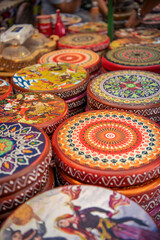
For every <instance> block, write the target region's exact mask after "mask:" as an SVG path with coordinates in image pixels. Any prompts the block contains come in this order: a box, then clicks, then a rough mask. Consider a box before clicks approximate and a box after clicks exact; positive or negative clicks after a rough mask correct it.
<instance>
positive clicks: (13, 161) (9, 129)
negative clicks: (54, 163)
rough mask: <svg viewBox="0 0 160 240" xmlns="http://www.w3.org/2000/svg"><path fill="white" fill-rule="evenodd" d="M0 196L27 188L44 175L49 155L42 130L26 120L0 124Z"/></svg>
mask: <svg viewBox="0 0 160 240" xmlns="http://www.w3.org/2000/svg"><path fill="white" fill-rule="evenodd" d="M0 157H1V165H0V167H1V171H0V196H1V197H5V196H8V195H11V194H15V192H18V191H21V190H22V189H25V188H28V187H30V186H31V185H32V184H36V182H37V181H38V180H39V179H40V178H42V176H44V175H45V173H46V171H47V169H48V168H49V164H50V161H51V157H52V152H51V144H50V140H49V138H48V136H47V135H46V134H45V133H44V131H43V130H40V129H39V128H37V127H35V126H33V125H30V124H26V123H16V122H9V123H6V122H5V123H1V124H0Z"/></svg>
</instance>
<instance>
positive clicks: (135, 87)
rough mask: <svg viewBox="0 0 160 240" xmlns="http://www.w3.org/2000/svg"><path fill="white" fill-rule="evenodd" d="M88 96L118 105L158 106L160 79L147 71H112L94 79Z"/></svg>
mask: <svg viewBox="0 0 160 240" xmlns="http://www.w3.org/2000/svg"><path fill="white" fill-rule="evenodd" d="M88 94H89V95H92V94H93V96H94V98H97V99H99V100H100V101H102V100H103V101H106V103H107V102H108V103H114V104H117V105H118V104H121V105H122V104H124V105H126V106H127V105H128V106H130V105H132V106H138V105H143V106H144V105H146V106H147V105H149V104H157V103H160V77H159V75H158V74H155V73H151V72H145V71H134V70H131V71H130V70H126V71H115V72H114V71H112V72H110V73H107V74H102V75H101V76H98V77H97V78H95V79H93V80H92V82H91V83H90V84H89V86H88Z"/></svg>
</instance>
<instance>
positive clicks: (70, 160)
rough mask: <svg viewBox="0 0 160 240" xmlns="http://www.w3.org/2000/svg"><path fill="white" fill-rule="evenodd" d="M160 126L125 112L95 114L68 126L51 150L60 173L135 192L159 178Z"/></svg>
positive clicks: (68, 122) (62, 127) (60, 130)
mask: <svg viewBox="0 0 160 240" xmlns="http://www.w3.org/2000/svg"><path fill="white" fill-rule="evenodd" d="M159 139H160V126H159V125H158V124H156V123H154V122H153V121H151V120H149V119H147V118H145V117H142V116H139V115H136V114H133V113H128V112H125V111H113V110H96V111H88V112H85V113H81V114H78V115H76V116H74V117H71V118H69V119H67V120H66V121H64V122H63V123H62V124H61V125H60V126H59V127H58V128H57V129H56V131H55V132H54V134H53V137H52V145H53V148H54V151H55V154H56V165H57V168H58V169H59V170H60V171H63V172H64V173H65V174H67V175H69V176H70V177H72V178H74V179H76V180H78V181H80V182H82V183H87V184H93V185H94V184H95V185H101V186H105V187H112V188H113V187H116V188H119V187H120V188H122V187H126V186H128V187H131V186H135V185H139V184H143V183H145V184H147V183H148V182H149V181H151V180H153V179H155V178H156V177H158V176H159V173H160V142H159Z"/></svg>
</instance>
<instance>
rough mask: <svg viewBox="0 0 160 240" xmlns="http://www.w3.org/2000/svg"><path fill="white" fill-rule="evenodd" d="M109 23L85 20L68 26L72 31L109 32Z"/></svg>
mask: <svg viewBox="0 0 160 240" xmlns="http://www.w3.org/2000/svg"><path fill="white" fill-rule="evenodd" d="M107 30H108V24H107V23H105V22H83V23H77V24H73V25H72V26H69V27H68V31H69V32H72V33H90V32H92V33H107Z"/></svg>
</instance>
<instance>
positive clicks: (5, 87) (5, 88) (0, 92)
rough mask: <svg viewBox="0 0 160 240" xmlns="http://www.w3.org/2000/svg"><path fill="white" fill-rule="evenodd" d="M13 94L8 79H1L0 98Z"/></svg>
mask: <svg viewBox="0 0 160 240" xmlns="http://www.w3.org/2000/svg"><path fill="white" fill-rule="evenodd" d="M11 94H12V86H11V84H10V83H8V82H7V81H5V80H3V79H0V100H2V99H5V98H6V97H8V96H9V95H11Z"/></svg>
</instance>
